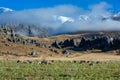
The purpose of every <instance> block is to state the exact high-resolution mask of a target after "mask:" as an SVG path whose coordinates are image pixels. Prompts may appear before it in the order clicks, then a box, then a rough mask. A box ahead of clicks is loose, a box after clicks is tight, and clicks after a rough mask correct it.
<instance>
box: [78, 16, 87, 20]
mask: <svg viewBox="0 0 120 80" xmlns="http://www.w3.org/2000/svg"><path fill="white" fill-rule="evenodd" d="M78 20H80V21H87V20H89V16H87V15H80V16H79V17H78Z"/></svg>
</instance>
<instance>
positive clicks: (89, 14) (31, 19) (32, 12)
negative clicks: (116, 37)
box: [0, 2, 120, 33]
mask: <svg viewBox="0 0 120 80" xmlns="http://www.w3.org/2000/svg"><path fill="white" fill-rule="evenodd" d="M109 8H110V5H109V4H107V3H105V2H101V3H99V4H96V5H92V6H91V7H90V10H83V9H81V8H78V7H76V6H71V5H61V6H56V7H53V8H40V9H29V10H23V11H14V12H10V13H4V14H0V23H6V22H7V23H12V24H18V23H25V24H27V23H28V24H36V25H40V26H42V27H46V28H52V29H54V32H53V33H60V32H70V31H79V30H120V22H118V21H113V20H109V21H101V19H100V18H101V16H111V13H110V12H109V11H108V9H109ZM56 15H57V16H56ZM81 16H82V17H81ZM81 19H83V20H81ZM58 20H59V21H58ZM61 22H62V23H63V24H61Z"/></svg>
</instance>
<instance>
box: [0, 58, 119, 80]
mask: <svg viewBox="0 0 120 80" xmlns="http://www.w3.org/2000/svg"><path fill="white" fill-rule="evenodd" d="M0 80H120V62H118V61H115V62H112V61H110V62H102V63H99V64H95V63H94V64H93V65H92V66H90V65H89V64H88V63H82V64H80V63H79V61H77V62H75V63H74V62H70V61H55V62H53V63H52V64H47V65H45V64H38V63H37V61H34V62H33V63H31V64H26V63H17V62H16V61H6V60H1V61H0Z"/></svg>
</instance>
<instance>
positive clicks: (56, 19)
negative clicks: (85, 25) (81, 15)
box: [54, 16, 74, 23]
mask: <svg viewBox="0 0 120 80" xmlns="http://www.w3.org/2000/svg"><path fill="white" fill-rule="evenodd" d="M54 20H55V21H60V22H61V23H65V22H74V19H73V18H71V17H66V16H54Z"/></svg>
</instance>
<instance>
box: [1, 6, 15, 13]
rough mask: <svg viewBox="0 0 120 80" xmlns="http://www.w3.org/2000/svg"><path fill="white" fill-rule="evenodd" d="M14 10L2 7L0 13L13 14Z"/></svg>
mask: <svg viewBox="0 0 120 80" xmlns="http://www.w3.org/2000/svg"><path fill="white" fill-rule="evenodd" d="M12 11H14V10H12V9H10V8H6V7H0V13H5V12H12Z"/></svg>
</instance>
